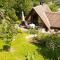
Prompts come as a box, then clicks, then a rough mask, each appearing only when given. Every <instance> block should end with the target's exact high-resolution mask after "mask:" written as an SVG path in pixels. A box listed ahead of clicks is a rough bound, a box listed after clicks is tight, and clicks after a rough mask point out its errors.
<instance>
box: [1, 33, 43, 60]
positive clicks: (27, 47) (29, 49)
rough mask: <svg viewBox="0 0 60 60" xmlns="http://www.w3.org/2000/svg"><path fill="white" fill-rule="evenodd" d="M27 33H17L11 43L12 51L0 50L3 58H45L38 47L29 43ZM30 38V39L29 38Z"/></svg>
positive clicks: (16, 59)
mask: <svg viewBox="0 0 60 60" xmlns="http://www.w3.org/2000/svg"><path fill="white" fill-rule="evenodd" d="M28 35H29V34H27V33H19V34H17V35H16V36H15V37H14V38H13V41H12V43H11V51H10V52H5V51H2V52H0V59H2V60H27V59H28V60H44V58H43V56H42V55H40V54H39V53H38V52H37V49H38V47H37V46H35V45H33V44H31V43H29V42H28V39H27V38H26V36H28ZM29 40H30V39H29Z"/></svg>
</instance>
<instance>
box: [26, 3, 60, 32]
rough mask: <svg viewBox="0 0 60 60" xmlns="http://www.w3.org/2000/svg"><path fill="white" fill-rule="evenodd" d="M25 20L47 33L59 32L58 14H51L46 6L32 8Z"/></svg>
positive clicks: (59, 16)
mask: <svg viewBox="0 0 60 60" xmlns="http://www.w3.org/2000/svg"><path fill="white" fill-rule="evenodd" d="M25 19H26V21H27V22H28V23H29V24H30V23H34V24H35V25H36V26H39V27H40V28H44V29H46V30H48V31H51V30H52V29H54V30H60V12H52V11H51V10H50V8H49V7H48V5H47V4H43V5H39V6H36V7H33V8H32V10H31V11H30V13H29V14H28V15H27V16H26V18H25Z"/></svg>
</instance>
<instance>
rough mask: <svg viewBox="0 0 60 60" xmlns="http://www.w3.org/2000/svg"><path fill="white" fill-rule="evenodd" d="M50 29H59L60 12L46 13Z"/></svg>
mask: <svg viewBox="0 0 60 60" xmlns="http://www.w3.org/2000/svg"><path fill="white" fill-rule="evenodd" d="M46 15H47V17H48V19H49V22H50V25H51V27H52V28H60V12H46Z"/></svg>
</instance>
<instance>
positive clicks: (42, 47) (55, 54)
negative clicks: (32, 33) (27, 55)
mask: <svg viewBox="0 0 60 60" xmlns="http://www.w3.org/2000/svg"><path fill="white" fill-rule="evenodd" d="M32 44H34V45H36V46H37V47H38V49H37V51H38V53H39V54H41V55H42V56H43V57H44V59H45V60H46V59H48V60H58V59H59V60H60V58H59V57H60V48H57V49H55V50H54V51H53V50H52V49H49V48H47V47H46V44H45V42H44V43H42V44H41V42H40V43H39V42H38V43H36V42H32Z"/></svg>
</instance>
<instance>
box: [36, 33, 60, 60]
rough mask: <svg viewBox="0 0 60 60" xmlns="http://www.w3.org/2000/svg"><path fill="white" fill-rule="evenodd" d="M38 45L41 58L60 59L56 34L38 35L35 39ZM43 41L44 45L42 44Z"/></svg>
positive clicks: (59, 38) (58, 38)
mask: <svg viewBox="0 0 60 60" xmlns="http://www.w3.org/2000/svg"><path fill="white" fill-rule="evenodd" d="M35 40H37V41H38V42H40V43H39V45H40V46H39V48H40V47H41V50H40V51H41V52H42V54H43V56H45V57H46V58H48V59H52V60H58V58H59V57H60V36H59V35H57V34H43V33H41V34H39V35H38V37H37V38H36V39H35ZM43 41H45V43H42V42H43Z"/></svg>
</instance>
